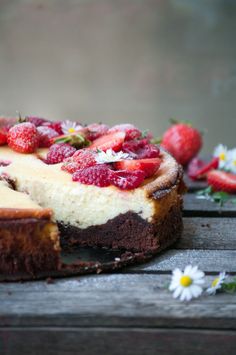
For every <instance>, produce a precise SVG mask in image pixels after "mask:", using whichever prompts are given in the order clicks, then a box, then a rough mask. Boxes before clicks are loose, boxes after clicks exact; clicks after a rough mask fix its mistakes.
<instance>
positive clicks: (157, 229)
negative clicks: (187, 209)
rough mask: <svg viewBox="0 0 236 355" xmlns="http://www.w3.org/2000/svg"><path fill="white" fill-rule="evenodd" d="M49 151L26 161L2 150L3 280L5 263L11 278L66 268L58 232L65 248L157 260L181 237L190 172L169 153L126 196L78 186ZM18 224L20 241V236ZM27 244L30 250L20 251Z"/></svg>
mask: <svg viewBox="0 0 236 355" xmlns="http://www.w3.org/2000/svg"><path fill="white" fill-rule="evenodd" d="M48 150H49V148H45V149H37V150H36V151H35V152H34V153H32V154H22V153H18V152H16V151H14V150H13V149H11V148H10V147H8V146H7V145H4V146H1V147H0V162H2V163H1V165H2V166H1V167H0V173H1V176H2V180H5V181H4V182H3V181H2V182H1V184H0V196H1V202H0V254H1V259H2V257H3V256H4V262H3V263H1V262H0V272H2V271H4V272H6V270H7V269H8V266H7V262H6V260H11V261H10V262H9V265H10V267H9V269H8V270H9V272H15V271H21V270H23V271H27V272H36V271H37V269H42V268H43V266H42V265H43V264H44V265H45V267H46V268H49V269H58V268H60V261H59V253H60V247H59V237H58V232H57V228H58V229H59V231H60V245H61V248H64V247H66V246H68V245H71V244H77V245H79V246H91V247H106V248H113V249H122V250H124V251H129V252H132V253H143V254H145V255H150V254H151V255H154V254H156V253H157V252H159V251H161V250H163V249H164V248H167V247H168V246H170V245H171V244H172V243H173V242H175V241H176V240H177V239H178V238H179V237H180V236H181V232H182V214H181V209H182V195H183V192H184V184H183V180H182V177H183V172H182V167H181V166H180V165H179V164H178V163H177V162H176V161H175V159H174V158H173V157H172V156H171V155H170V154H168V153H167V152H166V151H164V150H160V155H159V157H160V159H161V165H160V167H159V169H158V171H157V172H156V173H155V174H154V175H153V176H151V177H148V178H146V179H145V180H144V181H143V182H142V184H141V185H140V186H139V187H137V188H134V189H131V190H122V189H120V188H118V187H116V186H112V185H110V186H106V187H99V186H96V185H87V184H83V183H80V182H77V181H73V180H72V179H71V175H70V174H69V173H68V172H66V171H63V170H62V169H61V167H62V164H63V163H58V164H46V163H45V161H44V159H45V157H46V156H47V153H48ZM4 162H5V163H4ZM6 179H8V180H9V181H12V182H13V184H12V185H13V186H9V184H8V185H7V183H6ZM17 223H18V226H19V225H20V226H21V227H20V235H18V234H19V233H18V234H17V233H16V232H15V231H16V230H17V228H18V227H14V226H16V224H17ZM32 223H35V230H34V231H33V229H34V228H33V227H32V225H33V224H32ZM40 226H41V227H40ZM14 228H15V229H14ZM6 230H9V235H10V237H9V238H7V237H6V234H7V233H6ZM27 230H28V231H30V232H27ZM11 231H12V232H11ZM32 231H33V232H32ZM32 235H35V237H32ZM20 238H22V240H24V242H22V243H19V240H20ZM9 240H10V242H9ZM29 240H30V241H31V244H30V247H29V244H28V242H27V241H29ZM7 243H10V248H9V247H8V244H7ZM44 243H45V244H44ZM19 245H20V246H19ZM37 245H38V247H37ZM37 251H38V260H37ZM27 253H28V254H31V255H34V258H33V259H34V261H32V260H31V259H32V258H29V257H28V258H26V254H27ZM50 254H51V255H53V258H51V260H52V262H51V263H50V264H49V265H48V264H47V259H50ZM24 259H25V260H27V261H26V262H25V264H24V262H22V260H24ZM18 260H21V261H18ZM39 260H40V262H39ZM12 265H15V266H14V268H13V266H12Z"/></svg>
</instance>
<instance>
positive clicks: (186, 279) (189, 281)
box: [180, 275, 193, 287]
mask: <svg viewBox="0 0 236 355" xmlns="http://www.w3.org/2000/svg"><path fill="white" fill-rule="evenodd" d="M192 282H193V280H192V279H191V277H189V276H187V275H184V276H182V277H181V279H180V285H181V286H183V287H189V286H190V285H191V284H192Z"/></svg>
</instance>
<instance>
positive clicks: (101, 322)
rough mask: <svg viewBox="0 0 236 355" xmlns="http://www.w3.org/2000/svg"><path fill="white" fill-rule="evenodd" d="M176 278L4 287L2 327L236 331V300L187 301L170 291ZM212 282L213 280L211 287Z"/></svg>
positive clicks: (115, 277) (0, 293)
mask: <svg viewBox="0 0 236 355" xmlns="http://www.w3.org/2000/svg"><path fill="white" fill-rule="evenodd" d="M170 279H171V276H170V274H167V275H158V274H154V275H153V274H147V275H142V274H138V275H136V274H134V275H133V274H128V275H123V274H112V275H97V276H84V277H80V278H78V279H75V278H71V279H65V280H56V281H55V283H53V284H47V283H46V282H42V281H40V282H26V283H23V284H17V285H16V284H13V283H9V284H1V285H0V314H1V318H0V319H1V324H0V326H1V327H12V326H14V327H41V326H48V327H56V326H58V327H125V328H127V327H167V328H171V327H172V328H173V327H175V328H179V327H180V328H181V327H190V328H192V329H193V328H194V329H213V328H214V329H236V322H235V319H236V297H234V296H229V295H227V294H221V295H218V296H217V297H209V296H208V297H207V296H205V295H203V296H202V297H201V298H199V299H196V300H194V301H192V302H190V303H188V304H185V303H181V302H180V301H178V300H175V299H173V297H172V294H171V293H170V292H169V291H168V290H167V285H168V284H169V282H170ZM212 280H213V276H207V277H206V286H208V285H210V284H211V282H212ZM16 286H17V287H16Z"/></svg>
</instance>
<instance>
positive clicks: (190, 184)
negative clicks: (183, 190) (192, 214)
mask: <svg viewBox="0 0 236 355" xmlns="http://www.w3.org/2000/svg"><path fill="white" fill-rule="evenodd" d="M184 182H185V184H186V186H187V188H188V191H189V192H194V191H198V190H201V189H205V188H206V187H207V183H206V181H193V180H191V179H190V178H189V177H188V175H187V174H185V175H184Z"/></svg>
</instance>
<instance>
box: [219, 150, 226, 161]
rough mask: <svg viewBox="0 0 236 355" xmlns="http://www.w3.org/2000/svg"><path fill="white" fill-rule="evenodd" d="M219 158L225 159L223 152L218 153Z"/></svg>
mask: <svg viewBox="0 0 236 355" xmlns="http://www.w3.org/2000/svg"><path fill="white" fill-rule="evenodd" d="M219 159H220V160H225V159H226V155H225V153H224V152H222V153H220V155H219Z"/></svg>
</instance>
